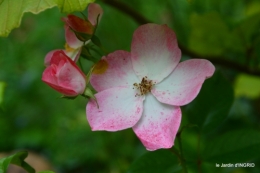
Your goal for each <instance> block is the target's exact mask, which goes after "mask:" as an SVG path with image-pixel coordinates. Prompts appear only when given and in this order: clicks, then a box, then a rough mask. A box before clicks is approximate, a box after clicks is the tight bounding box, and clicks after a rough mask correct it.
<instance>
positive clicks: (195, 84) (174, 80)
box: [151, 59, 215, 106]
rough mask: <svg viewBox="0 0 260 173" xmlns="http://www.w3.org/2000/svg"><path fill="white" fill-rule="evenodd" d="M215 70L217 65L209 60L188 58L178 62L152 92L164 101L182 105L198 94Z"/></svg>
mask: <svg viewBox="0 0 260 173" xmlns="http://www.w3.org/2000/svg"><path fill="white" fill-rule="evenodd" d="M214 71H215V67H214V66H213V65H212V63H211V62H209V61H208V60H204V59H191V60H187V61H184V62H181V63H180V64H178V66H177V67H176V68H175V69H174V71H173V72H172V73H171V74H170V75H169V76H168V77H167V78H166V79H164V80H163V81H162V82H161V83H159V84H157V85H155V86H154V88H153V89H152V91H151V92H152V93H153V95H154V96H155V97H156V98H157V99H158V100H159V101H160V102H162V103H167V104H170V105H175V106H182V105H185V104H188V103H189V102H191V101H192V100H193V99H194V98H195V97H196V96H197V95H198V93H199V91H200V89H201V86H202V84H203V82H204V80H205V79H207V78H208V77H211V76H212V75H213V73H214Z"/></svg>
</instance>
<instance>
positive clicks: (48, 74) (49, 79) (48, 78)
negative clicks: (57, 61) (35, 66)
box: [42, 66, 78, 96]
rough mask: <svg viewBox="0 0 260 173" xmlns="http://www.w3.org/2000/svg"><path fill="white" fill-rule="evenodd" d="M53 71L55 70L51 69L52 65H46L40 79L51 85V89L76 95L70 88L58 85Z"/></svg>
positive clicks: (67, 94)
mask: <svg viewBox="0 0 260 173" xmlns="http://www.w3.org/2000/svg"><path fill="white" fill-rule="evenodd" d="M54 68H55V67H54ZM54 71H55V70H54V69H53V67H52V66H49V67H47V68H46V69H45V70H44V72H43V74H42V81H43V82H45V83H46V84H47V85H49V86H50V87H52V88H53V89H55V90H57V91H59V92H60V93H62V94H64V95H66V96H76V95H78V94H77V93H76V92H75V91H74V90H72V89H70V88H64V87H61V86H58V81H57V77H56V73H55V72H54Z"/></svg>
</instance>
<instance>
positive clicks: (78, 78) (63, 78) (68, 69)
mask: <svg viewBox="0 0 260 173" xmlns="http://www.w3.org/2000/svg"><path fill="white" fill-rule="evenodd" d="M57 79H58V85H59V86H61V87H64V88H69V89H71V90H74V91H75V92H76V93H77V94H82V93H83V92H84V90H85V88H86V79H85V76H84V75H82V73H81V71H79V69H77V68H75V67H74V66H73V65H72V64H71V63H69V62H67V63H65V64H64V65H63V66H62V68H61V69H60V71H59V73H58V74H57Z"/></svg>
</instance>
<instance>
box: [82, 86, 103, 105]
mask: <svg viewBox="0 0 260 173" xmlns="http://www.w3.org/2000/svg"><path fill="white" fill-rule="evenodd" d="M82 96H83V97H86V98H92V99H94V100H95V102H96V104H97V107H98V108H99V105H98V102H97V99H96V97H95V95H94V92H93V91H92V90H91V89H90V87H86V89H85V91H84V93H83V94H82Z"/></svg>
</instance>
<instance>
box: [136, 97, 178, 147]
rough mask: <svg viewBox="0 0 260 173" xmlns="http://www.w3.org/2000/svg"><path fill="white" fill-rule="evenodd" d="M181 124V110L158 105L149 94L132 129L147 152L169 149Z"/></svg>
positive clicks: (161, 104)
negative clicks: (140, 115)
mask: <svg viewBox="0 0 260 173" xmlns="http://www.w3.org/2000/svg"><path fill="white" fill-rule="evenodd" d="M180 122H181V109H180V108H179V107H176V106H171V105H166V104H163V103H160V102H158V101H157V100H156V98H155V97H154V96H153V95H151V94H149V95H146V98H145V101H144V111H143V115H142V117H141V119H140V120H139V121H138V123H137V124H136V125H135V126H134V127H133V130H134V132H135V133H136V135H137V136H138V138H139V139H140V140H141V141H142V143H143V145H144V146H145V147H146V149H147V150H156V149H160V148H171V147H172V146H173V141H174V139H175V136H176V134H177V131H178V129H179V126H180Z"/></svg>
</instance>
